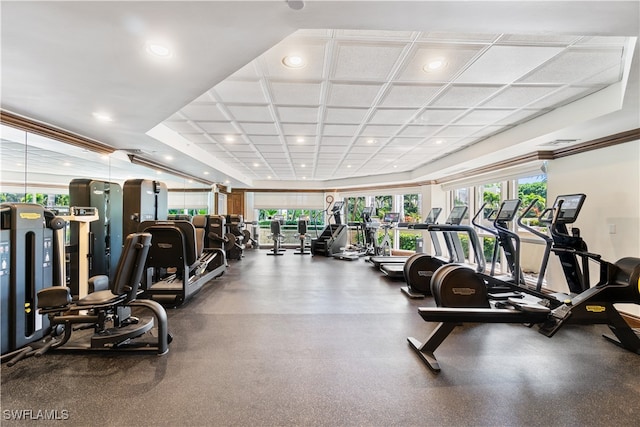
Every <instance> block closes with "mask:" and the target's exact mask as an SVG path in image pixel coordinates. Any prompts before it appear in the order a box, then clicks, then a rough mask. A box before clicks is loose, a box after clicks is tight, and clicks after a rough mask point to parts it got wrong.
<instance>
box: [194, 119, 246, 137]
mask: <svg viewBox="0 0 640 427" xmlns="http://www.w3.org/2000/svg"><path fill="white" fill-rule="evenodd" d="M195 124H196V125H198V126H200V128H202V130H204V131H205V132H207V133H209V134H223V135H227V134H237V133H238V129H237V128H236V127H235V126H233V124H231V123H229V122H204V121H197V122H195Z"/></svg>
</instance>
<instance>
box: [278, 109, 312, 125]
mask: <svg viewBox="0 0 640 427" xmlns="http://www.w3.org/2000/svg"><path fill="white" fill-rule="evenodd" d="M276 110H277V112H278V117H279V118H280V121H281V122H288V123H315V122H317V121H318V111H319V110H318V108H316V107H277V109H276Z"/></svg>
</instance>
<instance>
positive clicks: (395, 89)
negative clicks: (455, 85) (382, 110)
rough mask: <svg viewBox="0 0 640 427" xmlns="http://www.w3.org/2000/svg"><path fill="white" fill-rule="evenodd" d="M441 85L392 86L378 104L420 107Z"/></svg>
mask: <svg viewBox="0 0 640 427" xmlns="http://www.w3.org/2000/svg"><path fill="white" fill-rule="evenodd" d="M442 88H443V85H418V84H400V83H396V84H392V85H390V87H389V89H388V90H387V92H386V93H385V96H384V98H383V100H382V102H381V103H380V105H381V106H384V107H421V106H423V105H426V104H427V102H428V101H429V100H430V99H431V98H433V97H434V96H435V94H436V93H438V92H439V91H440V90H442Z"/></svg>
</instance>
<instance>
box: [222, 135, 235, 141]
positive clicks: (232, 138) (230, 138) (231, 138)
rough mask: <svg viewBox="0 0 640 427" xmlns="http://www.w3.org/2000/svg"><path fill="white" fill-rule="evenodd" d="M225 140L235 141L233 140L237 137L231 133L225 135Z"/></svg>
mask: <svg viewBox="0 0 640 427" xmlns="http://www.w3.org/2000/svg"><path fill="white" fill-rule="evenodd" d="M224 140H225V141H226V142H233V141H235V140H236V138H235V137H233V136H231V135H228V136H225V137H224Z"/></svg>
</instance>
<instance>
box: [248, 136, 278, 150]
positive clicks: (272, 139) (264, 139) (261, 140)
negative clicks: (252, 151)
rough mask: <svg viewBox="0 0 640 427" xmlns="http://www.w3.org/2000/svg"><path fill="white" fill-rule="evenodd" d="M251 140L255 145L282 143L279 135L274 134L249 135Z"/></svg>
mask: <svg viewBox="0 0 640 427" xmlns="http://www.w3.org/2000/svg"><path fill="white" fill-rule="evenodd" d="M250 139H251V142H252V143H253V144H255V145H259V146H261V147H260V149H262V146H263V145H278V146H280V145H281V144H282V140H281V139H280V137H279V136H276V135H251V138H250Z"/></svg>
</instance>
